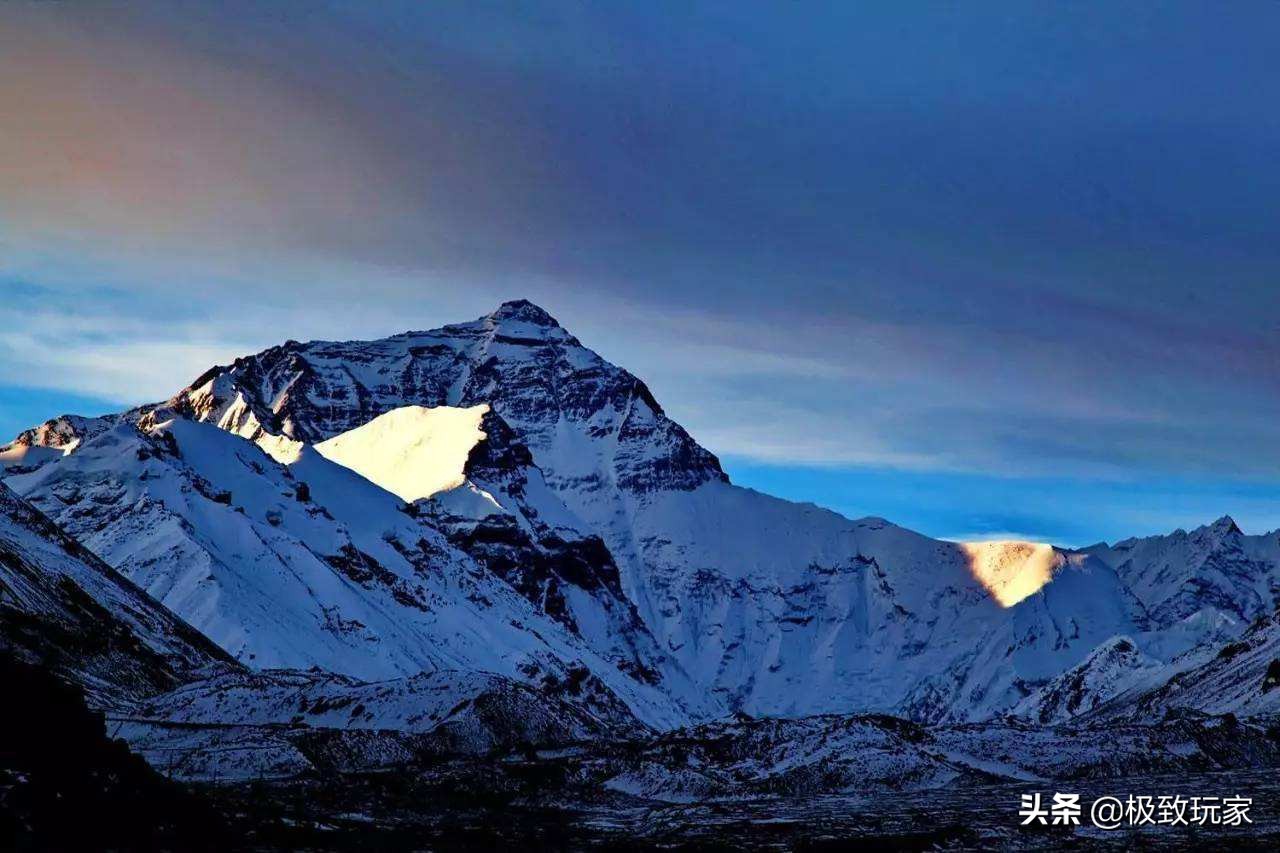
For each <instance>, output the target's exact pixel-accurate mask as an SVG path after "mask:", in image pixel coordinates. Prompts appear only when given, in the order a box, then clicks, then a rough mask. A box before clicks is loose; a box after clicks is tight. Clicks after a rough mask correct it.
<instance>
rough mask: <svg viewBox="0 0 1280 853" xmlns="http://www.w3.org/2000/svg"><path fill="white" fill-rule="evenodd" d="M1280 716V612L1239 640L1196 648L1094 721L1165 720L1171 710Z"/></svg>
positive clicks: (1138, 683)
mask: <svg viewBox="0 0 1280 853" xmlns="http://www.w3.org/2000/svg"><path fill="white" fill-rule="evenodd" d="M1177 711H1192V712H1197V713H1206V714H1236V715H1238V716H1241V717H1245V716H1255V715H1277V714H1280V613H1272V614H1270V615H1268V616H1263V617H1260V618H1259V619H1258V620H1257V621H1255V622H1254V623H1253V624H1252V625H1251V626H1250V627H1249V629H1248V630H1247V631H1245V632H1244V634H1242V635H1241V636H1240V637H1239V638H1238V639H1236V640H1233V641H1232V642H1229V643H1226V644H1225V645H1222V646H1221V647H1219V648H1216V649H1215V648H1212V647H1207V646H1202V647H1198V648H1197V649H1196V650H1195V651H1194V652H1193V653H1191V654H1188V655H1186V656H1184V657H1183V658H1180V659H1178V660H1177V661H1175V662H1174V663H1173V664H1171V665H1168V666H1166V667H1164V668H1163V669H1161V670H1159V671H1157V672H1156V673H1154V674H1152V675H1151V676H1148V677H1147V678H1143V679H1138V680H1135V681H1133V682H1132V683H1131V684H1130V685H1128V686H1127V689H1125V690H1124V691H1122V692H1118V693H1117V694H1116V695H1115V698H1113V699H1112V700H1111V701H1110V702H1107V703H1105V704H1102V705H1100V706H1099V708H1098V709H1097V710H1096V711H1095V712H1094V714H1093V717H1096V718H1098V719H1100V720H1116V719H1123V720H1147V719H1161V718H1163V717H1164V716H1166V715H1168V714H1170V713H1171V712H1177Z"/></svg>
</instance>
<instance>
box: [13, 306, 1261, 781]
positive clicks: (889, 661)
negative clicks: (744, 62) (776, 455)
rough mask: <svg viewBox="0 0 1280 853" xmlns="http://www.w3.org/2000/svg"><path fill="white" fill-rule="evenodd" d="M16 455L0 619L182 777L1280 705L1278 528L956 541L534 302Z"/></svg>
mask: <svg viewBox="0 0 1280 853" xmlns="http://www.w3.org/2000/svg"><path fill="white" fill-rule="evenodd" d="M0 465H3V466H4V475H5V476H4V484H5V485H3V486H0V646H2V647H3V648H4V649H6V650H8V651H10V652H11V653H13V654H15V655H17V656H19V657H21V658H23V659H24V660H26V661H28V662H40V663H43V664H44V665H47V666H49V667H50V668H54V669H56V670H57V671H58V672H59V673H61V674H63V675H64V677H66V678H68V679H69V680H72V681H74V682H75V683H77V684H79V685H81V686H82V687H84V688H85V690H86V694H87V695H88V696H89V697H90V699H91V701H92V702H93V703H95V704H96V705H97V706H98V707H100V708H103V709H105V710H106V711H107V713H108V714H109V716H110V717H112V718H113V719H115V720H116V721H117V723H118V726H119V731H120V733H121V734H122V736H124V737H126V738H127V739H129V741H130V743H131V744H133V745H134V747H135V748H136V749H138V750H139V751H141V752H142V753H143V754H144V755H145V756H147V757H148V758H149V759H154V760H155V761H160V760H172V756H174V755H175V754H179V753H180V754H182V755H183V756H184V757H183V759H182V760H183V761H184V762H185V765H184V766H185V770H184V772H186V773H187V774H188V775H190V776H192V777H193V778H228V777H234V776H236V775H241V776H244V775H263V774H276V775H287V774H290V773H296V772H300V771H301V770H302V769H305V768H321V769H324V768H334V767H338V768H342V767H350V766H353V764H352V762H353V761H355V763H356V764H358V765H359V766H370V765H380V764H393V763H396V762H401V761H404V760H407V758H408V757H412V756H421V755H424V754H445V753H450V754H452V753H458V752H461V753H467V754H476V755H479V754H486V753H489V752H492V751H493V750H495V749H511V748H517V747H518V746H519V745H520V744H533V745H535V746H538V745H542V746H547V745H554V744H564V743H592V744H597V747H595V748H597V749H607V745H608V744H611V743H615V742H617V741H619V740H628V739H631V740H634V739H636V738H642V739H643V738H651V739H652V738H657V740H655V741H652V742H651V743H652V745H651V746H650V747H648V749H649V750H650V753H647V755H648V756H649V757H648V758H645V759H644V760H643V761H640V763H636V762H637V761H638V760H639V759H635V758H634V755H633V756H632V758H631V759H629V762H630V763H628V764H627V765H626V767H625V768H618V767H614V764H611V763H610V761H612V759H609V760H606V758H601V757H599V756H597V758H596V759H595V760H597V762H598V763H597V765H595V766H597V767H602V766H607V767H611V768H613V769H614V770H616V771H617V772H616V773H615V774H614V775H612V776H610V775H608V774H607V773H606V774H604V775H603V776H601V784H611V785H613V786H614V787H615V788H616V789H618V790H627V791H641V792H643V791H647V792H649V793H650V794H653V793H654V792H655V791H657V792H666V793H665V794H664V796H666V795H670V796H677V795H678V796H684V795H686V794H688V793H689V790H693V789H697V790H703V789H705V788H707V786H711V787H714V786H715V785H716V784H721V783H718V782H716V779H717V778H718V777H717V772H718V771H716V772H712V771H711V770H706V771H705V772H702V771H700V773H701V775H699V776H698V778H697V779H696V780H695V779H693V778H692V777H688V778H687V779H686V781H687V782H688V785H689V786H692V787H689V788H688V790H686V788H685V787H682V784H681V783H679V781H678V778H677V776H673V775H672V774H671V772H670V765H671V762H670V761H666V762H665V763H664V761H661V760H658V759H657V758H654V756H655V755H666V754H667V753H666V752H664V750H665V749H666V747H663V746H661V745H662V744H663V743H670V742H671V741H670V739H671V738H687V737H690V736H692V735H690V734H688V733H697V732H701V733H702V734H703V735H706V733H707V732H709V731H713V730H714V731H715V732H717V734H716V735H715V737H716V738H720V739H723V738H726V737H728V738H734V739H746V740H748V741H750V742H752V743H756V742H757V741H758V740H759V738H761V737H764V736H765V735H764V734H762V732H764V731H766V728H765V727H767V731H768V732H769V734H768V739H769V745H768V746H767V748H766V747H763V746H762V747H760V749H759V750H757V757H758V758H759V756H769V755H772V756H773V758H772V759H766V758H759V761H761V762H766V763H768V762H769V761H772V762H774V765H776V763H777V762H779V761H784V762H785V761H794V755H792V756H790V757H789V758H784V757H783V756H781V755H779V754H778V750H779V749H780V747H779V746H778V744H779V743H780V742H786V743H790V744H792V745H793V747H794V748H795V749H799V748H800V745H801V744H803V743H805V742H807V740H806V739H808V740H810V741H811V740H814V739H815V738H817V740H818V741H826V740H831V742H842V743H843V742H847V744H846V747H842V750H843V751H844V755H843V758H842V759H841V760H849V759H848V754H849V753H850V751H853V752H857V753H858V754H859V755H861V756H862V758H860V759H858V761H857V762H855V763H854V765H852V768H853V769H849V770H848V772H847V773H846V777H847V784H854V781H852V780H856V778H857V777H858V776H859V774H864V775H865V774H866V773H867V772H868V771H867V769H866V767H867V765H866V761H868V760H870V759H868V758H867V756H868V755H870V754H871V753H870V752H868V750H871V749H873V747H874V749H884V748H885V743H889V742H892V743H898V744H900V745H901V744H908V745H910V744H914V745H913V746H911V747H910V749H908V748H907V747H906V746H903V747H902V749H899V750H897V752H895V753H894V754H895V756H896V758H895V759H894V764H893V767H894V770H893V772H888V771H885V772H883V773H881V772H880V771H876V773H872V774H871V775H872V776H875V777H876V778H879V776H877V773H879V774H880V775H881V776H883V777H884V778H886V779H897V780H899V781H898V782H895V783H894V784H901V778H903V777H902V773H904V772H906V771H904V770H903V767H906V766H908V765H909V767H910V768H913V769H911V770H910V773H908V774H907V775H909V776H911V778H912V779H914V780H916V781H915V782H914V783H913V784H915V783H919V784H931V783H928V782H925V781H921V780H928V779H932V780H934V783H938V784H941V781H939V780H954V779H956V778H961V777H966V778H967V777H968V776H973V775H974V774H976V775H978V776H983V777H1007V778H1036V777H1037V774H1043V773H1045V772H1048V771H1046V770H1045V761H1044V760H1043V757H1042V758H1041V759H1036V760H1033V759H1031V758H1025V756H1024V758H1025V760H1024V759H1020V758H1019V755H1021V753H1018V754H1014V755H1010V756H1008V757H1007V760H1000V761H991V760H988V759H985V758H982V757H981V756H983V755H987V754H988V748H987V744H986V743H985V742H984V741H981V739H980V738H979V732H980V729H978V728H973V727H972V724H975V723H987V724H989V725H990V726H992V727H994V728H992V729H991V731H1003V732H1006V733H1008V732H1016V733H1019V734H1017V737H1016V738H1015V739H1017V740H1022V741H1027V742H1031V741H1033V740H1036V739H1041V740H1043V739H1049V740H1052V739H1053V738H1055V737H1056V738H1057V739H1058V740H1057V741H1056V742H1058V743H1059V744H1075V745H1076V747H1073V748H1071V749H1067V748H1066V747H1064V749H1065V750H1066V752H1067V753H1070V754H1075V755H1085V754H1086V753H1088V750H1087V749H1085V748H1084V746H1083V744H1084V743H1085V742H1086V741H1087V739H1088V738H1087V737H1085V736H1082V735H1081V734H1079V732H1080V729H1078V728H1077V729H1073V730H1072V731H1074V732H1075V733H1074V734H1063V733H1061V732H1065V731H1067V730H1066V729H1061V728H1060V727H1062V726H1068V725H1069V726H1077V727H1079V726H1085V727H1088V726H1093V725H1109V726H1113V727H1127V728H1125V729H1124V730H1125V731H1129V732H1132V731H1134V727H1135V726H1142V725H1150V726H1162V725H1166V722H1167V721H1168V720H1169V719H1171V716H1170V715H1174V716H1176V715H1178V714H1188V713H1190V714H1202V715H1204V714H1207V715H1215V714H1218V715H1221V714H1227V713H1230V714H1234V715H1237V716H1240V717H1258V718H1259V719H1262V718H1264V717H1265V716H1266V715H1268V714H1274V713H1280V689H1276V688H1277V685H1278V684H1280V663H1277V662H1276V661H1277V660H1280V629H1278V628H1277V623H1276V608H1277V606H1278V605H1280V534H1278V533H1276V532H1273V533H1269V534H1264V535H1258V536H1248V535H1245V534H1244V533H1243V532H1242V531H1241V530H1240V529H1239V527H1238V526H1237V525H1236V524H1235V523H1234V522H1233V521H1232V520H1231V519H1230V518H1222V519H1220V520H1218V521H1216V522H1214V523H1212V524H1209V525H1206V526H1204V527H1201V528H1198V529H1196V530H1193V531H1190V532H1186V531H1177V532H1174V533H1172V534H1170V535H1167V536H1157V537H1149V538H1144V539H1130V540H1125V541H1122V542H1117V543H1115V544H1110V545H1108V544H1099V545H1096V546H1091V547H1088V548H1084V549H1075V550H1072V549H1062V548H1055V547H1052V546H1051V545H1047V544H1043V543H1024V542H995V543H956V542H949V541H943V540H937V539H931V538H929V537H927V536H924V535H921V534H919V533H915V532H912V531H910V530H906V529H904V528H901V527H898V526H896V525H894V524H892V523H890V522H888V521H886V520H883V519H879V518H864V519H857V520H852V519H847V518H844V517H842V516H840V515H839V514H837V513H834V512H831V511H829V510H826V509H822V508H820V507H818V506H814V505H812V504H797V503H792V502H788V501H784V500H781V499H778V498H774V497H771V496H769V495H765V494H761V493H759V492H757V491H754V490H751V489H747V488H742V487H740V486H737V485H735V484H733V483H732V482H731V481H730V479H729V477H728V476H727V475H726V474H725V472H724V471H723V469H722V468H721V466H720V463H719V461H718V460H717V458H716V457H715V455H714V454H712V453H711V452H710V451H708V450H707V449H705V448H703V447H701V446H700V445H699V444H698V443H697V442H696V441H695V440H694V438H693V437H691V436H690V435H689V434H688V432H686V430H685V429H684V428H682V427H681V426H680V425H679V424H677V423H675V422H674V421H673V420H672V419H671V418H670V417H668V416H667V414H666V413H665V412H664V410H663V408H662V406H661V405H660V404H659V403H658V401H657V400H656V399H655V397H654V395H653V393H652V392H651V391H650V390H649V388H648V387H647V386H646V385H645V384H644V383H643V382H642V381H641V380H640V379H638V378H637V377H636V376H634V375H632V374H631V373H629V372H627V371H626V370H624V369H622V368H620V367H618V366H616V365H613V364H610V363H609V362H607V361H606V360H604V359H603V358H601V357H600V356H599V355H598V354H596V353H595V352H593V351H592V350H590V349H588V348H587V347H586V346H584V345H583V344H582V343H581V342H579V341H578V340H577V339H576V338H575V337H573V335H571V334H570V333H569V332H568V331H567V330H565V329H564V328H562V327H561V326H560V325H559V323H558V322H557V321H556V320H555V319H554V318H552V317H551V316H550V315H549V314H548V313H547V312H545V311H544V310H542V309H541V308H539V307H537V306H536V305H533V304H531V303H529V302H526V301H516V302H508V303H505V304H503V305H502V306H500V307H499V308H498V309H497V310H495V311H494V312H493V313H491V314H488V315H486V316H484V317H481V318H479V319H478V320H475V321H473V322H468V323H462V324H456V325H448V326H444V327H442V328H439V329H436V330H433V331H426V332H407V333H404V334H400V335H395V336H393V337H389V338H385V339H382V340H376V341H348V342H333V341H314V342H310V343H299V342H296V341H287V342H285V343H283V344H281V345H279V346H276V347H272V348H271V349H268V350H265V351H263V352H260V353H257V354H255V355H251V356H246V357H244V358H240V359H237V360H236V361H235V362H233V363H232V364H229V365H225V366H218V367H214V368H212V369H210V370H208V371H207V372H205V373H204V374H203V375H201V376H200V377H198V378H196V379H195V380H194V381H193V382H192V383H191V384H190V385H188V386H187V387H185V388H183V389H180V390H178V391H177V393H175V394H174V395H173V396H172V397H171V398H170V399H168V400H165V401H162V402H158V403H155V404H151V405H147V406H142V407H138V408H135V409H132V410H129V411H125V412H121V413H118V414H114V415H108V416H103V417H78V416H71V415H68V416H63V417H60V418H56V419H53V420H51V421H48V422H46V423H44V424H42V425H39V426H37V427H34V428H32V429H30V430H28V431H26V432H23V433H22V434H20V435H19V436H18V437H17V438H16V439H15V440H14V441H13V442H11V443H10V444H8V445H6V446H4V447H3V448H0ZM824 721H825V722H824ZM1117 730H1119V729H1117ZM1028 731H1033V732H1037V733H1038V734H1036V735H1035V736H1034V737H1031V736H1028V735H1026V734H1025V733H1026V732H1028ZM1160 731H1161V732H1164V733H1165V734H1162V735H1161V737H1168V738H1173V740H1170V741H1168V742H1169V743H1174V744H1177V743H1183V742H1184V740H1179V739H1178V738H1182V739H1185V738H1191V739H1192V740H1193V741H1195V745H1194V747H1193V748H1192V749H1191V752H1186V751H1185V750H1184V753H1185V754H1183V753H1178V750H1177V749H1175V748H1174V747H1173V746H1170V747H1169V748H1168V749H1167V750H1166V752H1167V754H1168V756H1169V761H1171V762H1176V761H1184V760H1190V759H1187V758H1186V756H1187V755H1196V756H1204V755H1207V754H1209V753H1211V752H1212V753H1213V754H1215V755H1216V754H1218V753H1217V752H1213V751H1214V750H1218V752H1221V747H1220V745H1219V746H1209V745H1206V744H1209V740H1204V738H1201V735H1200V734H1195V735H1194V737H1193V736H1192V735H1191V734H1187V733H1186V732H1185V731H1182V730H1179V732H1180V733H1179V734H1177V736H1176V737H1174V736H1173V735H1169V734H1168V731H1167V730H1166V729H1160ZM920 732H923V733H924V734H917V733H920ZM1053 732H1059V734H1056V735H1055V734H1053ZM985 736H986V735H983V737H985ZM1134 737H1136V736H1134ZM1143 737H1147V740H1142V741H1141V743H1147V744H1151V743H1154V742H1155V741H1154V740H1152V738H1155V735H1150V736H1148V735H1143ZM1205 737H1208V736H1207V735H1206V736H1205ZM921 738H927V739H929V740H930V743H932V744H933V745H932V746H930V747H929V748H928V749H923V748H922V747H920V744H921V743H922V741H921ZM1196 738H1201V739H1200V740H1196ZM664 739H665V740H664ZM886 739H888V740H886ZM1247 740H1248V739H1247V738H1246V741H1247ZM1263 740H1265V739H1262V740H1259V741H1258V743H1259V744H1262V743H1263ZM934 741H937V742H936V743H934ZM1202 741H1203V742H1202ZM873 742H874V744H878V745H874V744H873ZM1036 742H1037V743H1038V742H1039V741H1036ZM1134 743H1139V741H1138V740H1135V741H1134ZM1161 743H1165V741H1161ZM215 745H216V749H215V748H214V747H215ZM1036 749H1040V750H1041V753H1038V754H1043V750H1044V749H1047V747H1043V746H1037V747H1036ZM1152 749H1156V747H1152ZM1073 750H1074V751H1073ZM1132 750H1133V752H1134V754H1137V753H1139V752H1140V751H1141V748H1140V747H1139V746H1134V747H1132ZM1157 751H1158V750H1157ZM997 752H998V750H997ZM1246 752H1247V753H1248V755H1251V756H1254V757H1256V756H1257V755H1259V754H1263V753H1265V754H1267V755H1270V753H1269V752H1266V749H1264V747H1263V746H1261V745H1258V746H1257V748H1256V750H1253V751H1251V752H1250V751H1247V750H1246ZM682 754H683V753H682ZM908 754H909V755H910V756H914V758H910V759H909V760H908V758H906V757H904V756H908ZM1223 754H1225V753H1223ZM353 755H357V756H359V760H358V761H357V760H355V759H353V758H352V756H353ZM815 755H816V753H815ZM1179 755H1181V756H1182V757H1181V758H1179V757H1177V756H1179ZM161 756H166V758H165V759H162V758H160V757H161ZM939 756H941V757H939ZM828 758H829V756H828V757H827V758H822V759H821V760H823V761H827V760H828ZM739 759H741V756H739ZM814 760H818V758H815V759H814ZM1081 760H1082V761H1084V760H1085V759H1081ZM1101 760H1102V759H1099V758H1098V757H1097V756H1094V757H1092V758H1089V759H1088V761H1095V762H1096V761H1101ZM903 761H907V762H908V765H904V764H903V763H902V762H903ZM1036 761H1039V763H1038V764H1037V763H1036ZM646 762H647V763H646ZM771 766H772V765H771ZM788 766H790V765H788ZM643 768H649V769H648V770H645V769H643ZM654 768H658V769H660V770H661V772H660V773H659V772H658V770H655V769H654ZM859 768H860V769H859ZM757 769H758V768H757ZM882 769H883V768H882ZM776 770H777V767H776V766H774V770H771V771H769V772H768V773H766V772H765V771H763V770H761V771H759V773H764V776H761V777H760V778H761V779H763V778H765V776H768V778H770V779H772V778H773V776H772V775H770V774H771V773H773V772H774V771H776ZM726 772H727V771H726ZM753 772H756V771H753ZM842 772H844V771H842ZM655 773H656V774H657V775H655ZM913 774H914V775H913ZM659 777H660V778H659ZM846 777H841V778H846ZM679 778H685V777H684V776H680V777H679ZM726 778H728V777H726ZM734 778H735V779H737V781H736V782H734V783H733V785H730V787H733V786H737V787H739V788H741V787H742V785H743V783H742V777H741V776H740V775H739V776H737V777H734ZM824 778H825V777H824ZM832 778H834V777H832ZM721 782H722V783H723V784H725V785H728V784H729V783H728V782H725V781H724V780H721ZM761 784H764V782H761ZM769 784H773V783H772V782H770V783H769ZM747 787H750V786H747ZM682 791H683V793H681V792H682ZM673 792H674V793H673Z"/></svg>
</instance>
